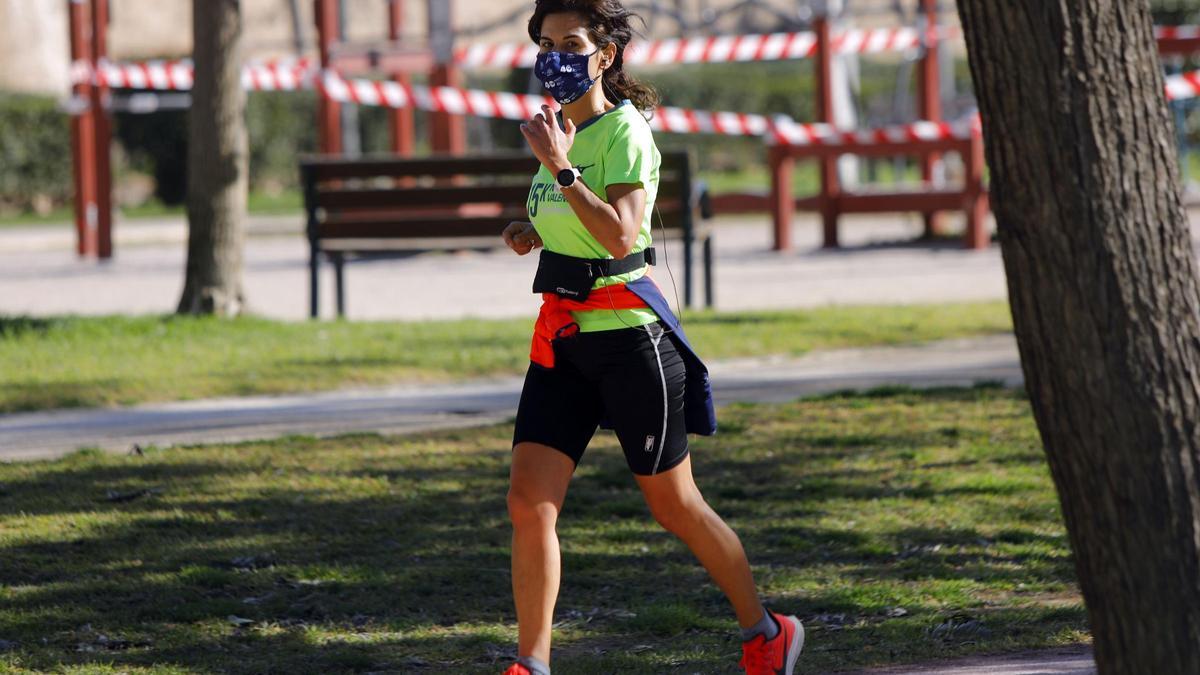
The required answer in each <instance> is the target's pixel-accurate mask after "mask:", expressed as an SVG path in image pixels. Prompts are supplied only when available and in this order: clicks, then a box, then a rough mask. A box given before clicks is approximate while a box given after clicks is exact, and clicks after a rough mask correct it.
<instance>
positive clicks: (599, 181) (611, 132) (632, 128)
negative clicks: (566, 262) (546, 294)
mask: <svg viewBox="0 0 1200 675" xmlns="http://www.w3.org/2000/svg"><path fill="white" fill-rule="evenodd" d="M567 159H568V160H570V162H571V164H572V165H573V166H574V167H575V168H577V169H579V170H580V171H581V172H582V176H581V178H580V180H582V181H583V183H584V185H585V186H586V188H587V189H590V190H591V191H592V192H594V193H596V194H597V195H598V196H599V197H600V198H601V199H603V200H604V201H608V194H607V191H608V186H609V185H619V184H623V183H636V184H640V185H641V186H642V187H643V188H645V190H646V215H645V216H644V217H643V219H642V228H641V231H640V232H639V233H638V238H637V243H636V244H635V245H634V247H633V251H634V252H635V253H636V252H637V251H641V250H644V249H646V248H648V247H649V246H650V243H651V236H650V222H651V215H652V214H653V213H654V201H655V198H657V197H658V168H659V165H660V164H661V163H662V157H661V156H660V155H659V153H658V148H657V147H656V146H655V145H654V136H653V134H652V133H651V131H650V124H649V123H648V122H646V118H644V117H642V114H641V113H640V112H638V110H637V108H636V107H634V105H633V104H632V103H630V102H629V101H624V102H622V103H621V104H620V105H618V106H617V107H615V108H613V109H611V110H609V111H607V112H605V113H602V114H600V115H597V116H596V117H593V118H592V119H590V120H588V121H587V122H584V123H583V124H581V125H579V127H578V128H576V130H575V142H574V143H573V144H572V145H571V149H570V150H569V151H568V152H567ZM554 184H555V179H554V176H552V175H550V170H549V169H547V168H546V167H545V166H542V167H541V168H539V169H538V172H537V175H535V176H534V178H533V187H532V188H531V189H530V190H529V200H528V202H527V204H526V205H527V207H528V210H529V220H530V222H532V223H533V226H534V228H535V229H537V233H538V235H539V236H541V238H542V243H543V244H545V246H546V250H548V251H553V252H554V253H561V254H563V255H569V256H575V257H576V258H612V257H613V256H612V255H610V254H609V252H608V251H607V250H605V248H604V247H603V246H601V245H600V242H599V241H597V240H596V238H595V237H593V236H592V233H591V232H588V230H587V228H586V227H584V226H583V223H582V222H580V220H579V217H578V216H576V215H575V211H574V210H573V209H572V208H571V205H570V204H568V203H567V200H566V198H565V197H563V195H562V194H561V193H560V192H558V191H557V190H555V189H554ZM570 189H572V190H574V189H576V188H574V187H572V188H570ZM645 274H646V268H643V269H640V270H636V271H634V272H630V273H629V274H620V275H615V276H611V277H601V278H600V279H597V280H596V283H595V284H594V285H593V286H592V288H601V287H604V286H609V285H612V284H620V283H626V282H629V281H633V280H634V279H637V278H639V277H641V276H643V275H645ZM571 314H572V316H573V317H574V319H575V322H576V323H578V324H579V330H580V331H583V332H594V331H602V330H615V329H618V328H627V327H630V326H644V325H646V324H648V323H654V322H655V321H657V320H658V315H657V314H655V313H654V310H652V309H649V308H647V309H619V310H612V309H608V310H594V311H589V312H572V313H571Z"/></svg>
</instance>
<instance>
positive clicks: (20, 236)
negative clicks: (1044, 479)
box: [0, 216, 1006, 320]
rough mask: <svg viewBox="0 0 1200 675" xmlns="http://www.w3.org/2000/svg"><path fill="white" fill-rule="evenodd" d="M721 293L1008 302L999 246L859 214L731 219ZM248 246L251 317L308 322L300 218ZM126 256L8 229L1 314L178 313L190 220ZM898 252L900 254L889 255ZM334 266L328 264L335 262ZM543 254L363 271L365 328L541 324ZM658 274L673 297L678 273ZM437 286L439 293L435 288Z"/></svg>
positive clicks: (1, 262)
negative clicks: (781, 228)
mask: <svg viewBox="0 0 1200 675" xmlns="http://www.w3.org/2000/svg"><path fill="white" fill-rule="evenodd" d="M718 222H719V224H718V227H717V233H716V239H715V250H716V259H717V262H716V267H717V270H716V275H715V281H716V294H717V304H718V307H719V308H721V309H729V310H744V309H759V308H790V307H814V306H820V305H828V304H863V303H917V302H938V301H955V300H993V299H996V300H1002V299H1004V298H1005V297H1006V289H1005V284H1004V273H1003V269H1002V266H1001V263H1000V254H999V250H998V249H996V248H995V247H993V248H992V249H990V250H987V251H982V252H977V251H965V250H962V249H961V248H959V247H958V246H957V245H956V244H955V243H947V244H939V245H937V246H915V245H910V244H907V243H904V242H911V241H912V240H913V238H914V237H916V236H917V235H918V234H919V232H920V224H919V223H918V222H917V221H916V219H915V218H912V219H905V218H887V219H883V218H878V217H864V218H858V217H848V218H847V219H846V223H845V226H844V227H843V240H844V241H845V243H846V244H847V248H845V249H842V250H839V251H823V250H821V249H820V248H819V244H820V242H819V239H818V234H819V225H818V224H817V222H816V220H815V219H813V218H810V217H802V218H798V219H797V225H796V227H795V240H796V250H795V251H793V252H790V253H775V252H772V251H770V250H769V249H770V229H769V228H770V225H769V222H768V220H767V219H766V218H746V219H732V220H731V219H721V220H719V221H718ZM250 224H251V231H252V233H253V235H254V236H252V237H250V238H249V240H248V241H247V245H246V251H245V253H246V267H245V275H244V276H245V286H246V293H247V299H248V306H249V309H250V311H251V312H253V313H256V314H260V315H264V316H269V317H273V318H280V319H289V320H299V319H304V318H306V317H307V312H308V271H307V270H308V267H307V266H308V251H307V243H306V242H305V240H304V237H303V236H302V235H301V222H300V218H299V216H293V217H256V218H253V219H252V220H251V223H250ZM115 232H116V236H117V243H116V251H117V255H116V257H115V258H114V259H113V260H112V261H110V262H107V263H96V262H90V261H89V262H81V261H79V260H78V259H77V258H76V257H75V256H74V253H73V252H72V251H73V249H72V243H71V241H72V240H71V237H72V233H71V230H70V229H69V228H67V227H65V226H63V227H49V226H46V227H37V228H0V288H2V289H4V292H3V293H0V314H29V315H35V316H46V315H61V314H87V315H96V314H143V313H168V312H171V311H173V310H174V308H175V304H176V302H177V301H178V299H179V294H180V292H181V289H182V286H183V268H184V251H185V246H184V237H185V234H186V232H185V229H184V224H183V222H182V221H180V220H178V219H176V220H165V221H149V222H140V221H139V222H133V223H128V224H121V225H119V226H118V227H117V228H116V229H115ZM887 242H892V244H893V245H887ZM664 262H667V263H670V269H671V271H673V272H674V277H675V278H676V279H677V280H678V281H679V283H680V284H681V285H682V283H683V276H682V275H683V255H682V251H681V250H680V248H679V247H678V246H669V247H668V248H667V255H666V256H665V259H664ZM326 267H328V266H326ZM535 268H536V258H535V257H534V256H525V257H518V256H515V255H513V254H512V253H511V252H509V251H508V250H507V249H499V250H495V251H490V252H462V253H457V254H447V253H430V254H424V255H417V256H412V257H409V258H405V259H393V260H378V261H370V262H357V263H353V264H351V265H350V266H349V267H348V269H347V272H346V276H347V289H348V290H347V300H348V304H349V317H350V318H351V319H420V318H457V317H464V316H479V317H496V318H498V317H515V316H533V315H534V314H535V313H536V311H537V303H538V299H537V298H536V297H535V296H534V295H533V294H532V293H530V291H529V289H530V283H531V282H532V279H533V273H534V270H535ZM655 276H656V278H658V279H659V281H660V283H662V284H663V286H664V290H667V292H668V293H670V290H669V289H670V286H671V283H670V275H669V274H668V269H667V265H665V264H662V263H660V265H659V267H658V268H657V269H656V271H655ZM433 278H436V279H437V282H438V283H437V286H436V293H433V292H430V291H431V284H430V279H433ZM322 284H323V291H322V292H323V300H322V304H323V306H324V310H325V311H324V315H325V316H332V313H333V308H332V299H333V274H332V271H331V270H330V269H326V270H325V275H324V277H323V278H322Z"/></svg>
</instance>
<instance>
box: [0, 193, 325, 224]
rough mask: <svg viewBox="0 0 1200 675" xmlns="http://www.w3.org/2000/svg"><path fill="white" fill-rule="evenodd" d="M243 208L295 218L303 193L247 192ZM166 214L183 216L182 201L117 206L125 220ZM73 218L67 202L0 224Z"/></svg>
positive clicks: (8, 217) (301, 206)
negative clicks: (174, 203)
mask: <svg viewBox="0 0 1200 675" xmlns="http://www.w3.org/2000/svg"><path fill="white" fill-rule="evenodd" d="M246 209H247V211H248V212H249V213H252V214H258V215H268V214H270V215H274V214H288V213H291V214H296V216H297V218H299V217H300V214H301V212H302V211H303V209H304V197H303V195H301V194H300V192H299V191H298V190H289V191H285V192H282V193H279V194H268V193H265V192H251V193H250V196H249V198H248V200H247V203H246ZM168 216H169V217H177V218H183V217H185V216H186V210H185V209H184V207H183V206H182V205H180V206H167V205H166V204H163V203H162V202H160V201H157V200H153V201H149V202H146V203H145V204H141V205H139V206H128V207H124V208H121V209H120V210H119V217H121V218H125V219H129V220H137V219H141V218H162V217H168ZM74 221H75V211H74V210H73V209H72V207H71V206H70V205H67V206H60V207H58V208H55V209H54V210H53V211H50V212H49V213H46V214H37V213H21V214H13V215H5V216H0V227H6V226H23V225H61V224H63V223H73V222H74Z"/></svg>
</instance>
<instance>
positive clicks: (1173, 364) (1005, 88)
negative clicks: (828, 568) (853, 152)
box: [958, 0, 1200, 675]
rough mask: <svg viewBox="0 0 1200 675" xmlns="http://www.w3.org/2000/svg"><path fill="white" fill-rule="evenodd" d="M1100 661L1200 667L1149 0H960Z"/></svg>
mask: <svg viewBox="0 0 1200 675" xmlns="http://www.w3.org/2000/svg"><path fill="white" fill-rule="evenodd" d="M958 6H959V11H960V14H961V17H962V22H963V26H964V30H965V32H966V37H967V48H968V51H969V54H970V60H971V70H972V73H973V75H974V81H975V88H976V92H977V94H978V98H979V103H980V108H981V110H982V114H983V126H984V133H985V137H986V138H987V156H988V160H989V162H990V164H991V169H992V193H993V197H994V201H995V212H996V219H997V222H998V223H999V230H1000V245H1001V249H1002V251H1003V255H1004V265H1005V270H1006V272H1007V275H1008V291H1009V297H1010V301H1011V303H1012V313H1013V322H1014V326H1015V329H1016V334H1017V341H1018V344H1019V345H1020V351H1021V362H1022V364H1023V368H1024V372H1025V378H1026V382H1027V384H1026V386H1027V387H1028V391H1029V396H1030V400H1031V402H1032V404H1033V411H1034V415H1035V417H1036V419H1037V425H1038V428H1039V430H1040V431H1041V435H1042V441H1043V443H1044V445H1045V449H1046V456H1047V458H1048V461H1049V465H1050V470H1051V473H1052V474H1053V476H1054V481H1055V484H1056V485H1057V487H1058V493H1059V499H1060V502H1061V505H1062V510H1063V515H1064V517H1065V519H1066V525H1067V530H1068V532H1069V533H1070V541H1071V547H1072V549H1073V551H1074V554H1075V566H1076V570H1077V573H1078V577H1079V583H1080V586H1081V587H1082V591H1083V596H1084V599H1085V601H1086V603H1087V606H1088V613H1089V617H1090V620H1091V627H1092V631H1093V635H1094V639H1095V650H1096V657H1097V662H1098V664H1099V667H1100V672H1101V673H1105V674H1108V673H1130V674H1133V673H1138V674H1144V673H1154V674H1155V675H1195V674H1196V673H1200V473H1198V470H1200V320H1198V318H1197V315H1198V313H1200V289H1198V287H1197V279H1196V272H1195V258H1194V255H1195V254H1194V252H1193V250H1192V244H1191V240H1190V236H1189V232H1188V223H1187V217H1186V213H1185V211H1184V208H1183V204H1182V200H1181V197H1180V188H1179V175H1178V168H1177V164H1176V152H1175V145H1174V141H1173V134H1172V131H1171V122H1170V118H1169V116H1168V114H1167V107H1166V104H1165V102H1164V96H1163V78H1162V71H1161V69H1160V65H1159V61H1158V55H1157V50H1156V46H1155V40H1154V35H1153V32H1152V28H1153V26H1152V24H1151V19H1150V14H1149V6H1148V3H1147V0H1003V1H997V0H958Z"/></svg>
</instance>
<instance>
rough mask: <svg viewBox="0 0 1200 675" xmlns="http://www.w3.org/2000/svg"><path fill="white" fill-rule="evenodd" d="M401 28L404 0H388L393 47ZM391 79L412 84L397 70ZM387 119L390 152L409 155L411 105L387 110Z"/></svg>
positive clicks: (413, 127)
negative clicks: (390, 145)
mask: <svg viewBox="0 0 1200 675" xmlns="http://www.w3.org/2000/svg"><path fill="white" fill-rule="evenodd" d="M403 28H404V0H388V38H389V39H390V40H391V41H392V45H391V46H392V47H393V48H395V47H398V46H399V45H400V40H401V33H402V29H403ZM392 81H393V82H397V83H399V84H401V85H402V86H404V87H408V86H410V85H411V84H412V77H410V76H409V75H408V73H405V72H400V71H397V72H395V73H392ZM388 121H389V126H390V127H391V132H392V133H391V137H392V152H394V153H396V154H398V155H402V156H404V157H411V156H412V154H413V145H414V139H415V137H416V122H415V118H414V116H413V109H412V106H411V105H410V106H409V107H407V108H393V109H391V110H389V111H388Z"/></svg>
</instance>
